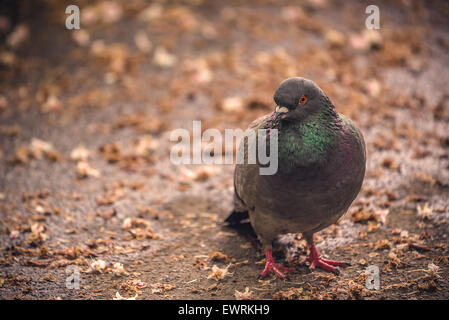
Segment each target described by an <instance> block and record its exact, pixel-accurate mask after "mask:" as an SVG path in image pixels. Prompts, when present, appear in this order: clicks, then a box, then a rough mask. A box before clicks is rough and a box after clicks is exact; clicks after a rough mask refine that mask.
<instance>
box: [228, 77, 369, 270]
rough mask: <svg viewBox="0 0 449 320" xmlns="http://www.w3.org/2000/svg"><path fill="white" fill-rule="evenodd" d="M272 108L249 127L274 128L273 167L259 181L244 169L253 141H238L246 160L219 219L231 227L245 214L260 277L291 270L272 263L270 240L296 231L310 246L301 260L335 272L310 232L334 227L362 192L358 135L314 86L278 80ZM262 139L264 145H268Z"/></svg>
mask: <svg viewBox="0 0 449 320" xmlns="http://www.w3.org/2000/svg"><path fill="white" fill-rule="evenodd" d="M274 101H275V102H276V105H277V106H276V110H275V111H274V112H273V113H272V114H268V115H266V116H263V117H261V118H259V119H257V120H255V121H254V122H253V123H252V124H251V125H250V126H249V129H254V130H256V131H255V132H256V135H257V134H261V133H259V132H263V131H257V130H258V129H266V130H270V129H271V130H272V129H277V130H278V169H277V172H276V173H275V174H272V175H261V174H260V170H259V169H260V167H261V166H262V165H260V162H256V164H251V163H247V158H248V151H247V150H251V148H256V147H257V146H255V144H257V139H255V140H251V139H248V138H247V139H246V140H244V141H245V142H241V146H240V147H242V144H243V145H244V147H245V154H244V157H245V162H244V163H241V164H239V163H237V164H236V167H235V172H234V189H235V195H234V211H233V212H232V213H231V215H230V216H229V217H228V218H227V219H226V221H227V222H229V223H231V224H233V223H238V222H239V221H240V220H242V219H245V218H247V217H248V216H249V220H250V222H251V225H252V227H253V229H254V231H255V232H256V234H257V236H258V238H259V240H260V241H261V243H262V245H263V246H264V249H265V250H266V265H265V269H264V270H263V272H262V274H261V277H265V276H267V275H268V274H270V273H274V274H275V275H276V276H278V277H280V278H285V276H284V274H283V272H282V271H287V272H288V271H293V269H291V268H286V267H284V266H280V265H277V264H275V262H274V260H273V256H272V252H271V249H272V242H273V240H274V239H275V238H276V237H277V236H279V235H281V234H285V233H302V235H303V237H304V238H305V239H306V240H307V243H308V245H309V249H310V254H309V256H308V257H307V261H308V262H309V263H310V269H314V268H315V267H318V268H321V269H323V270H326V271H330V272H334V273H338V272H339V270H338V268H337V267H338V266H346V265H349V264H347V263H345V262H339V261H332V260H326V259H324V258H322V257H321V256H320V255H319V253H318V251H317V249H316V247H315V245H314V243H313V234H314V233H315V232H318V231H320V230H322V229H324V228H326V227H328V226H330V225H331V224H333V223H335V222H336V221H337V220H338V219H339V218H340V217H341V216H342V215H343V214H344V213H345V212H346V211H347V209H348V208H349V206H350V205H351V203H352V201H353V200H354V199H355V197H356V196H357V194H358V193H359V191H360V188H361V186H362V182H363V178H364V175H365V165H366V150H365V142H364V139H363V135H362V133H361V132H360V130H359V129H357V128H356V127H355V126H354V124H353V123H352V122H351V120H349V119H348V118H346V117H345V116H344V115H342V114H339V113H337V112H336V111H335V107H334V105H333V104H332V102H331V101H330V99H329V98H328V97H327V96H326V94H325V93H324V92H323V90H321V89H320V88H319V87H318V86H317V85H316V84H315V83H314V82H313V81H311V80H308V79H304V78H300V77H294V78H289V79H286V80H284V81H283V82H282V83H281V84H280V85H279V87H278V88H277V90H276V92H275V94H274ZM268 136H269V133H268V134H266V137H265V138H264V139H267V141H268V140H269V139H268Z"/></svg>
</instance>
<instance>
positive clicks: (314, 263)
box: [307, 244, 350, 274]
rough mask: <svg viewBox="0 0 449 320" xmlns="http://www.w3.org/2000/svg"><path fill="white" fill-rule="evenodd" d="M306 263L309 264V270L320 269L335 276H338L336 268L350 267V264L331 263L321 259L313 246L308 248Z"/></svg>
mask: <svg viewBox="0 0 449 320" xmlns="http://www.w3.org/2000/svg"><path fill="white" fill-rule="evenodd" d="M307 261H308V262H310V266H309V269H310V270H313V269H315V268H320V269H323V270H325V271H328V272H332V273H335V274H340V270H339V269H338V268H336V267H346V266H350V264H349V263H347V262H342V261H333V260H327V259H324V258H321V257H320V254H319V253H318V251H317V249H316V247H315V245H314V244H312V245H311V246H310V254H309V256H308V257H307Z"/></svg>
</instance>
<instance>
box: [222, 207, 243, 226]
mask: <svg viewBox="0 0 449 320" xmlns="http://www.w3.org/2000/svg"><path fill="white" fill-rule="evenodd" d="M248 218H249V214H248V211H243V212H238V211H235V210H234V211H232V212H231V214H230V215H229V216H228V217H227V218H226V220H225V222H227V223H229V224H230V225H231V226H234V225H237V224H239V223H240V222H242V220H245V219H248Z"/></svg>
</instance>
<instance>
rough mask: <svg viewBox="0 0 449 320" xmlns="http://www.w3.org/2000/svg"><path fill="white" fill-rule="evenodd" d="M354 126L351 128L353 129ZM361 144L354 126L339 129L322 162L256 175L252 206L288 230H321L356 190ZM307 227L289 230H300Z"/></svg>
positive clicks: (360, 170)
mask: <svg viewBox="0 0 449 320" xmlns="http://www.w3.org/2000/svg"><path fill="white" fill-rule="evenodd" d="M354 129H355V128H354ZM364 174H365V146H364V142H363V137H361V136H359V132H358V130H357V129H355V131H353V130H352V128H349V129H345V130H342V131H341V133H340V136H339V139H338V140H337V142H336V143H335V145H333V146H332V148H329V150H328V152H327V153H326V159H325V162H324V164H323V163H318V164H317V163H311V164H309V165H307V166H297V167H295V168H294V170H291V171H290V172H289V173H288V174H285V173H282V172H278V173H277V174H275V175H272V176H259V178H258V183H257V195H258V196H257V200H256V206H259V207H260V209H261V210H262V211H264V212H270V214H271V215H273V216H275V217H277V218H278V219H280V220H281V221H284V224H285V225H286V226H287V229H288V226H289V225H291V226H292V229H297V228H298V227H300V228H301V229H310V228H311V229H317V228H318V229H322V228H325V227H326V226H328V225H330V224H332V223H335V222H336V220H338V218H340V217H341V215H343V214H344V213H345V212H346V210H347V209H348V207H349V205H350V204H351V203H352V201H353V200H354V199H355V197H356V196H357V194H358V192H359V191H360V188H361V185H362V182H363V177H364ZM303 231H307V230H291V231H289V232H303Z"/></svg>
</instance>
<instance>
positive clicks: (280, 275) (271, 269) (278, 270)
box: [260, 249, 295, 279]
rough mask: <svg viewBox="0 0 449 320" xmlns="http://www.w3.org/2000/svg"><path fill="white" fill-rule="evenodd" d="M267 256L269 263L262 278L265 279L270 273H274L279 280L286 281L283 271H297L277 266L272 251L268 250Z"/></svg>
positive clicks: (261, 275)
mask: <svg viewBox="0 0 449 320" xmlns="http://www.w3.org/2000/svg"><path fill="white" fill-rule="evenodd" d="M265 256H266V260H267V262H266V264H265V269H263V271H262V273H261V274H260V278H265V277H266V276H268V275H269V274H270V273H274V274H275V275H276V276H277V277H278V278H281V279H285V275H284V274H283V273H282V271H284V272H293V271H295V269H293V268H287V267H284V266H280V265H277V264H276V263H274V259H273V256H272V254H271V249H267V251H266V253H265Z"/></svg>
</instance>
